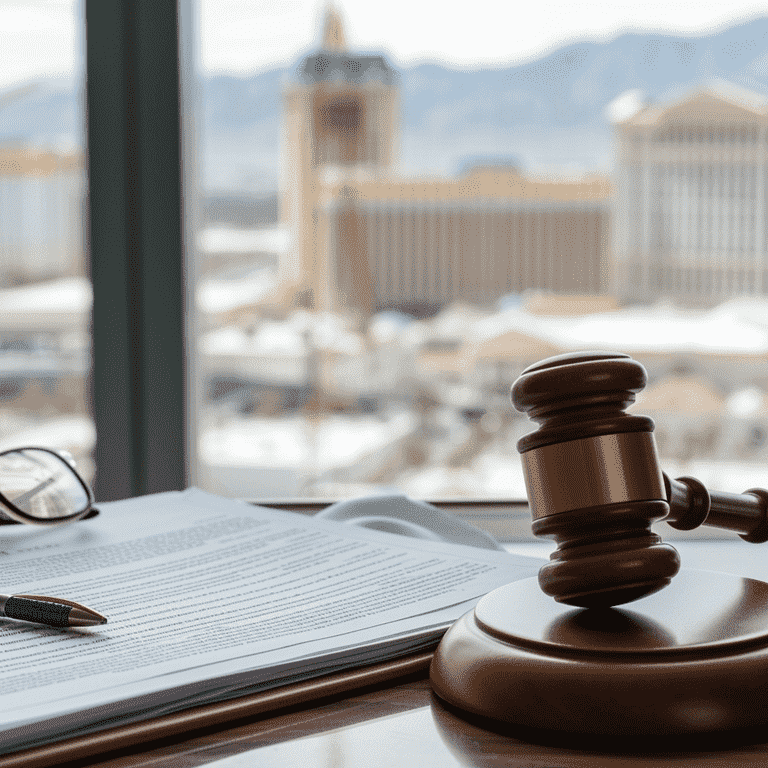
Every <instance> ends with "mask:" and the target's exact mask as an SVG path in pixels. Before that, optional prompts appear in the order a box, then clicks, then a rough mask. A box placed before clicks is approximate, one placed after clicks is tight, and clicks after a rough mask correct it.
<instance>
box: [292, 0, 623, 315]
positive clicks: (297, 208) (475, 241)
mask: <svg viewBox="0 0 768 768" xmlns="http://www.w3.org/2000/svg"><path fill="white" fill-rule="evenodd" d="M398 100H399V88H398V75H397V73H396V72H395V71H394V70H393V69H392V67H391V66H390V65H389V63H388V62H387V60H386V58H385V57H383V56H363V55H357V54H355V53H351V52H350V51H349V50H348V49H347V46H346V41H345V35H344V30H343V27H342V23H341V19H340V17H339V15H338V13H337V12H336V11H335V10H334V9H333V8H331V9H330V10H329V12H328V14H327V16H326V21H325V30H324V34H323V41H322V45H321V48H320V50H319V51H318V52H317V53H315V54H312V55H310V56H308V57H306V58H305V59H304V60H303V61H302V63H301V65H300V66H299V68H298V71H297V74H296V77H295V79H294V80H293V82H291V83H290V85H289V86H288V87H287V88H286V91H285V134H284V140H283V146H284V158H283V182H282V214H281V216H282V220H283V225H284V226H286V227H287V229H288V230H289V232H290V234H291V243H292V245H291V249H290V251H289V253H288V254H287V256H286V258H285V259H284V260H283V262H282V264H281V276H282V280H283V287H284V291H285V295H286V297H293V299H294V300H298V301H300V302H301V303H303V304H305V305H306V306H311V307H315V308H317V309H341V308H347V309H352V310H356V311H358V312H360V313H361V314H362V315H364V316H365V315H368V314H370V313H371V312H375V311H378V310H381V309H388V308H392V309H401V310H405V311H410V312H414V313H417V314H420V313H430V312H433V311H436V310H438V309H440V308H441V307H443V306H445V305H446V304H450V303H452V302H455V301H466V302H470V303H473V304H488V303H491V302H493V301H495V300H496V299H498V298H499V297H500V296H502V295H504V294H508V293H522V292H524V291H526V290H528V289H539V290H544V291H553V292H558V293H579V294H600V293H605V292H607V290H608V288H609V245H608V237H609V186H608V180H607V178H605V177H594V178H590V179H581V180H573V181H565V180H562V179H560V180H558V179H533V178H530V177H527V176H526V175H524V174H523V173H520V172H519V171H517V170H515V169H514V168H510V167H478V168H475V169H472V170H470V171H469V172H468V173H467V174H465V175H463V176H461V177H458V178H449V179H425V178H403V177H402V176H398V174H397V171H396V156H397V144H398V129H399V120H398V113H399V110H398Z"/></svg>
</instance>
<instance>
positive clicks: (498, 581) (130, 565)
mask: <svg viewBox="0 0 768 768" xmlns="http://www.w3.org/2000/svg"><path fill="white" fill-rule="evenodd" d="M99 507H100V509H101V514H100V515H99V516H98V517H95V518H93V519H91V520H86V521H81V522H78V523H75V524H73V525H69V526H65V527H57V528H53V529H43V528H37V527H32V526H13V527H11V526H9V527H6V528H5V529H3V531H2V534H0V592H3V593H6V594H11V593H34V594H43V595H46V594H47V595H52V596H55V597H61V598H66V599H70V600H76V601H78V602H81V603H84V604H85V605H88V606H90V607H92V608H93V609H94V610H97V611H99V612H100V613H103V614H104V615H105V616H107V617H108V619H109V623H108V624H106V625H103V626H99V627H93V628H89V629H82V630H73V629H68V630H64V629H51V628H47V627H43V626H40V625H34V624H27V623H22V622H14V621H11V620H4V619H0V653H2V662H3V683H2V688H1V689H0V752H7V751H12V750H16V749H21V748H23V747H26V746H32V745H35V744H40V743H44V742H46V741H51V740H56V739H60V738H64V737H66V736H72V735H76V734H80V733H84V732H88V731H91V730H96V729H99V728H105V727H112V726H115V725H119V724H121V723H125V722H129V721H132V720H140V719H144V718H147V717H152V716H156V715H158V714H162V713H166V712H170V711H174V710H178V709H182V708H186V707H189V706H193V705H197V704H201V703H206V702H209V701H215V700H219V699H223V698H226V697H231V696H237V695H242V694H244V693H252V692H255V691H259V690H265V689H267V688H270V687H275V686H279V685H284V684H286V683H290V682H296V681H298V680H301V679H305V678H308V677H312V676H317V675H322V674H326V673H329V672H334V671H337V670H340V669H344V668H347V667H352V666H362V665H364V664H370V663H376V662H378V661H382V660H386V659H388V658H392V657H394V656H398V655H404V654H407V653H411V652H414V651H418V650H421V649H424V648H428V647H431V646H434V645H435V644H436V642H437V640H438V639H439V637H440V636H441V635H442V633H443V632H444V631H445V629H446V628H447V627H448V626H449V625H450V623H451V622H452V621H454V620H455V619H457V618H458V617H459V616H461V615H462V614H463V613H465V612H466V611H467V610H469V609H470V608H471V607H472V606H473V605H474V604H475V602H476V601H477V600H478V599H479V598H480V597H481V596H482V595H484V594H486V593H487V592H489V591H490V590H492V589H494V588H495V587H498V586H501V585H503V584H506V583H508V582H509V581H512V580H514V579H519V578H524V577H528V576H533V575H535V574H536V572H537V570H538V568H539V566H540V565H541V562H542V561H541V560H539V559H537V558H526V557H519V556H513V555H510V554H507V553H504V552H498V551H492V550H483V549H476V548H473V547H465V546H461V545H455V544H442V543H435V542H429V541H423V540H416V539H409V538H405V537H401V536H397V535H394V534H388V533H382V532H379V531H371V530H367V529H363V528H358V527H355V526H351V525H346V524H343V523H337V522H331V521H326V520H318V519H315V518H312V517H306V516H304V515H298V514H293V513H289V512H280V511H275V510H269V509H264V508H261V507H254V506H250V505H247V504H245V503H243V502H238V501H232V500H228V499H223V498H220V497H218V496H212V495H210V494H207V493H204V492H203V491H199V490H196V489H190V490H188V491H184V492H180V493H166V494H158V495H154V496H144V497H140V498H137V499H131V500H127V501H121V502H112V503H108V504H101V505H99Z"/></svg>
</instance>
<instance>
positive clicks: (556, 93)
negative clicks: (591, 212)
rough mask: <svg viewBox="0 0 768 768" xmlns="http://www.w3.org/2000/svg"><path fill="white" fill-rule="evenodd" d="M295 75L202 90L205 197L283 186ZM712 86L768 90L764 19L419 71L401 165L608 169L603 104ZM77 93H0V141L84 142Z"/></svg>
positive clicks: (408, 96) (405, 89)
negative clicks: (499, 62)
mask: <svg viewBox="0 0 768 768" xmlns="http://www.w3.org/2000/svg"><path fill="white" fill-rule="evenodd" d="M290 76H291V69H287V70H286V69H276V70H271V71H268V72H262V73H259V74H254V75H252V76H247V77H235V76H229V75H217V76H211V77H205V78H203V79H202V81H201V87H200V89H199V93H200V101H201V103H200V104H199V105H198V107H197V108H198V109H199V110H200V113H199V114H200V117H201V119H200V120H199V121H198V125H199V126H200V127H201V132H200V133H201V135H200V137H199V147H200V156H201V158H202V162H201V178H202V184H203V187H204V188H205V189H206V190H207V191H209V192H219V193H221V192H238V193H255V194H266V193H269V192H272V191H274V190H275V189H276V188H277V183H278V174H279V155H280V135H281V121H282V89H283V86H284V83H285V82H286V80H287V79H288V78H290ZM714 79H722V80H727V81H730V82H733V83H735V84H737V85H739V86H742V87H744V88H748V89H751V90H755V91H758V92H760V93H768V18H757V19H754V20H752V21H749V22H745V23H743V24H739V25H737V26H733V27H730V28H728V29H724V30H721V31H719V32H716V33H714V34H711V35H708V36H701V37H692V36H673V35H664V34H656V33H653V34H652V33H642V32H637V33H634V32H633V33H627V34H622V35H620V36H618V37H616V38H614V39H613V40H610V41H608V42H577V43H573V44H570V45H566V46H564V47H561V48H559V49H557V50H554V51H552V52H551V53H549V54H547V55H545V56H542V57H541V58H539V59H537V60H535V61H532V62H529V63H525V64H521V65H517V66H510V67H506V68H500V69H477V70H469V69H464V70H462V69H451V68H449V67H446V66H440V65H436V64H422V65H418V66H413V67H407V68H403V69H402V70H400V73H399V82H400V91H401V138H400V167H401V169H402V170H403V171H404V172H405V173H407V174H455V173H457V172H460V170H461V169H462V168H464V167H466V166H467V164H470V163H471V162H476V161H478V159H482V158H488V159H491V160H492V161H495V162H507V163H510V162H511V163H514V164H517V165H519V166H520V167H522V168H523V169H525V170H528V171H530V172H533V173H541V172H548V173H558V172H564V173H582V172H592V171H602V172H607V171H609V170H610V167H611V162H612V140H611V125H610V122H609V120H608V118H607V116H606V107H607V106H608V105H609V104H610V103H611V101H613V99H615V98H616V97H617V96H618V95H619V94H621V93H623V92H625V91H627V90H640V91H642V92H643V94H644V95H645V98H646V99H648V100H657V101H666V100H668V99H673V98H676V97H679V96H682V95H684V94H685V93H686V92H687V91H690V90H692V89H693V88H695V87H696V86H698V85H700V84H702V83H705V82H707V81H711V80H714ZM81 102H82V92H81V90H79V89H77V88H76V87H74V86H73V85H72V84H71V83H67V82H61V81H50V82H48V81H44V82H40V83H33V84H30V85H29V86H28V87H27V88H26V89H25V91H24V92H22V93H21V94H20V95H18V96H17V97H13V95H12V94H9V95H8V97H7V98H5V99H4V97H3V94H0V143H14V142H24V143H33V144H43V145H51V144H55V145H61V144H65V145H77V144H80V143H81V136H82V130H81V129H80V125H81V119H80V115H81V114H82V109H81V108H80V105H81ZM51 126H55V129H52V128H51Z"/></svg>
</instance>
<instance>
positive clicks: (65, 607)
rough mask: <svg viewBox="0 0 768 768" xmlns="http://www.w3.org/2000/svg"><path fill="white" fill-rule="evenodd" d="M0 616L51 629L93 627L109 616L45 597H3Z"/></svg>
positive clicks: (69, 601)
mask: <svg viewBox="0 0 768 768" xmlns="http://www.w3.org/2000/svg"><path fill="white" fill-rule="evenodd" d="M0 616H4V617H5V618H8V619H19V620H20V621H31V622H34V623H35V624H46V625H47V626H49V627H93V626H95V625H96V624H106V623H107V617H106V616H102V615H101V614H100V613H96V611H94V610H92V609H91V608H87V607H86V606H84V605H80V603H73V602H72V601H71V600H62V599H61V598H59V597H45V596H43V595H0Z"/></svg>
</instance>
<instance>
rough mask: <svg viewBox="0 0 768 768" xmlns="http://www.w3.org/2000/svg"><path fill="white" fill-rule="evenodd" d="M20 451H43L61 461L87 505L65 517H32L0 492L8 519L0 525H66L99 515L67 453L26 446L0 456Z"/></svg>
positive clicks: (2, 452) (73, 462)
mask: <svg viewBox="0 0 768 768" xmlns="http://www.w3.org/2000/svg"><path fill="white" fill-rule="evenodd" d="M21 451H43V452H44V453H50V454H51V455H52V456H55V457H56V458H57V459H59V460H61V461H63V462H64V463H65V464H66V465H67V466H68V467H69V468H70V470H72V474H74V476H75V477H76V478H77V480H78V482H79V483H80V485H81V486H82V487H83V490H84V491H85V494H86V496H87V498H88V503H87V504H86V506H85V509H84V510H83V511H82V512H77V513H75V514H72V515H68V516H67V517H33V516H32V515H29V514H27V513H26V512H24V511H23V510H21V509H19V507H17V506H16V505H15V504H14V503H13V502H12V501H9V499H8V498H7V497H6V496H5V494H4V493H3V492H2V490H0V508H2V512H3V514H5V515H7V516H8V517H9V518H10V519H9V520H6V519H5V518H0V525H15V524H18V523H23V524H25V525H43V526H53V525H66V524H67V523H75V522H77V521H78V520H82V519H84V518H86V517H95V516H96V515H98V514H99V512H98V510H96V509H94V508H93V491H92V490H91V488H90V486H89V485H88V483H86V482H85V480H83V477H82V475H81V474H80V473H79V472H78V471H77V465H76V464H75V459H74V457H73V456H72V454H71V453H69V451H61V450H54V449H53V448H41V447H40V446H39V445H27V446H24V447H22V448H9V449H8V450H7V451H0V456H5V455H6V454H8V453H19V452H21Z"/></svg>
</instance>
